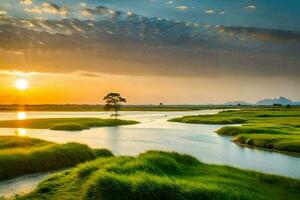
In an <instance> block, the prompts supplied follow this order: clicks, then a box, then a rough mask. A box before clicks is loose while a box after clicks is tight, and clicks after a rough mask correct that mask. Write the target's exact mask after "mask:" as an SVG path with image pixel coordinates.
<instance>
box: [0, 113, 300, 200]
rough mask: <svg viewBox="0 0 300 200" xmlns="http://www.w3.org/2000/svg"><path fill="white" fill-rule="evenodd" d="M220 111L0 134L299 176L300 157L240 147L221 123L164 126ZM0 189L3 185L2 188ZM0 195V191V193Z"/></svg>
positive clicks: (34, 115)
mask: <svg viewBox="0 0 300 200" xmlns="http://www.w3.org/2000/svg"><path fill="white" fill-rule="evenodd" d="M218 111H219V110H203V111H185V112H145V111H136V112H121V114H122V116H121V118H122V119H133V120H137V121H140V122H141V123H140V124H136V125H128V126H120V127H104V128H92V129H89V130H83V131H76V132H68V131H51V130H37V129H35V130H34V129H15V128H2V129H0V135H15V134H20V135H23V136H29V137H37V138H41V139H45V140H49V141H53V142H58V143H66V142H79V143H85V144H87V145H89V146H90V147H93V148H108V149H110V150H111V151H112V152H113V153H114V154H116V155H137V154H139V153H142V152H145V151H147V150H153V149H154V150H166V151H177V152H180V153H187V154H190V155H193V156H195V157H196V158H198V159H199V160H201V161H203V162H207V163H214V164H225V165H230V166H234V167H239V168H243V169H250V170H256V171H260V172H265V173H270V174H278V175H283V176H289V177H293V178H298V179H299V178H300V157H299V156H298V157H297V156H293V155H287V154H282V153H277V152H270V151H265V150H258V149H251V148H246V147H241V146H239V145H236V144H235V143H233V142H231V138H230V137H224V136H219V135H217V134H216V133H214V131H215V130H217V129H219V128H221V127H222V125H200V124H184V123H175V122H167V120H168V119H170V118H173V117H176V116H183V115H195V114H215V113H217V112H218ZM109 116H110V113H107V112H27V113H12V112H11V113H4V112H0V120H4V119H18V118H19V119H24V118H49V117H102V118H104V117H109ZM0 185H1V184H0ZM0 192H1V191H0ZM0 195H1V193H0Z"/></svg>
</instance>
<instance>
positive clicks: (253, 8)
mask: <svg viewBox="0 0 300 200" xmlns="http://www.w3.org/2000/svg"><path fill="white" fill-rule="evenodd" d="M245 8H246V9H248V10H256V5H248V6H246V7H245Z"/></svg>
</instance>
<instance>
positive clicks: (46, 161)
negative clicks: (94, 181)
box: [0, 136, 112, 180]
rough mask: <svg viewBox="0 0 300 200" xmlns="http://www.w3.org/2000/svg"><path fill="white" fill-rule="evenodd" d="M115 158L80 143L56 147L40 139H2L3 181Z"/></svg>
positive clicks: (0, 174)
mask: <svg viewBox="0 0 300 200" xmlns="http://www.w3.org/2000/svg"><path fill="white" fill-rule="evenodd" d="M109 155H112V154H111V153H110V152H109V151H108V150H105V149H95V150H94V149H91V148H89V147H88V146H87V145H84V144H78V143H67V144H56V143H52V142H48V141H44V140H40V139H35V138H28V137H18V136H0V180H6V179H11V178H15V177H17V176H21V175H27V174H33V173H39V172H47V171H52V170H58V169H63V168H68V167H74V166H75V165H77V164H78V163H81V162H85V161H89V160H93V159H95V158H97V157H99V156H102V157H103V156H109Z"/></svg>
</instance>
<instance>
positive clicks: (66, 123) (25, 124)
mask: <svg viewBox="0 0 300 200" xmlns="http://www.w3.org/2000/svg"><path fill="white" fill-rule="evenodd" d="M136 123H138V122H136V121H132V120H120V119H117V120H116V119H99V118H45V119H26V120H7V121H0V127H1V128H30V129H51V130H64V131H80V130H84V129H89V128H92V127H106V126H120V125H130V124H136Z"/></svg>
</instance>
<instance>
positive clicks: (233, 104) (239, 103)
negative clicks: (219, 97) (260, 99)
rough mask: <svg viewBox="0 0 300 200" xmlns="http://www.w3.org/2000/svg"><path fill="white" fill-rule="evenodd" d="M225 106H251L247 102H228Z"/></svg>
mask: <svg viewBox="0 0 300 200" xmlns="http://www.w3.org/2000/svg"><path fill="white" fill-rule="evenodd" d="M225 105H226V106H237V105H242V106H247V105H251V104H250V103H248V102H246V101H228V102H226V103H225Z"/></svg>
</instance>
